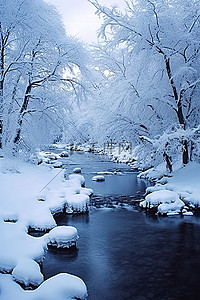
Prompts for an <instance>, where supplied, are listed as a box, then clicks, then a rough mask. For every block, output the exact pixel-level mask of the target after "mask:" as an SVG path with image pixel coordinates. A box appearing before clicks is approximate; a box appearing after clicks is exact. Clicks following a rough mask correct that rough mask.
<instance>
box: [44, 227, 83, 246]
mask: <svg viewBox="0 0 200 300" xmlns="http://www.w3.org/2000/svg"><path fill="white" fill-rule="evenodd" d="M46 236H47V237H46V238H47V244H48V245H50V246H55V247H57V248H69V247H71V246H75V245H76V242H77V240H78V238H79V236H78V231H77V229H76V228H75V227H73V226H58V227H55V228H53V229H52V230H51V231H50V232H49V233H48V234H47V235H46Z"/></svg>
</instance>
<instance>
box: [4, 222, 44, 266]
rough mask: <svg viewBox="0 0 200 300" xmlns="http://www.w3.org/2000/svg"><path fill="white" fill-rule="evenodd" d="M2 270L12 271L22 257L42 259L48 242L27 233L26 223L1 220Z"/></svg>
mask: <svg viewBox="0 0 200 300" xmlns="http://www.w3.org/2000/svg"><path fill="white" fill-rule="evenodd" d="M0 232H1V248H0V270H1V271H6V272H11V271H12V270H13V269H14V268H15V267H16V266H17V264H18V263H19V261H21V260H22V259H32V260H35V261H38V262H40V261H42V259H43V257H44V253H45V250H46V249H47V247H46V242H45V241H43V240H42V239H41V238H35V237H32V236H30V235H28V234H27V229H26V226H25V224H24V223H21V222H19V221H18V222H17V223H7V222H6V223H5V222H3V221H0Z"/></svg>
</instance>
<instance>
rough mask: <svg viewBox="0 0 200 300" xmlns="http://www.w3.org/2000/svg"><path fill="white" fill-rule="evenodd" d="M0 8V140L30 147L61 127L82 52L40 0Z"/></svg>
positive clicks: (82, 61)
mask: <svg viewBox="0 0 200 300" xmlns="http://www.w3.org/2000/svg"><path fill="white" fill-rule="evenodd" d="M0 8H1V10H0V61H1V64H0V74H1V76H0V143H1V144H3V146H5V147H8V148H12V149H14V150H16V149H17V148H18V147H19V145H20V146H22V145H23V147H24V146H25V147H28V148H29V147H32V146H33V144H34V145H37V139H38V141H39V140H42V139H44V138H45V140H47V136H48V137H49V141H50V140H51V141H52V139H53V138H55V137H56V136H57V135H59V134H61V132H62V130H64V128H63V126H61V124H62V123H63V120H62V118H63V116H64V115H65V116H66V112H67V110H68V109H69V101H68V100H69V98H70V97H71V95H72V94H73V93H74V92H75V91H76V86H77V85H80V80H81V72H82V71H83V70H84V68H85V61H86V56H87V55H86V51H85V50H84V49H83V47H82V45H81V44H80V43H79V42H78V41H76V40H75V39H73V38H71V37H67V36H66V33H65V29H64V25H63V23H62V21H61V18H60V15H59V14H58V12H57V11H56V9H55V8H54V7H53V6H52V5H50V4H48V3H46V2H45V1H43V0H34V1H31V0H7V1H4V0H1V1H0ZM61 103H62V104H61ZM33 132H37V135H36V134H35V135H34V137H31V135H32V133H33ZM28 141H29V142H28ZM30 141H32V142H30ZM38 146H39V144H38Z"/></svg>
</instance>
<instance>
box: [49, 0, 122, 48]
mask: <svg viewBox="0 0 200 300" xmlns="http://www.w3.org/2000/svg"><path fill="white" fill-rule="evenodd" d="M46 1H47V2H50V3H52V4H54V5H55V6H56V7H57V8H58V10H59V12H60V14H61V15H62V17H63V21H64V24H65V27H66V31H67V33H68V34H70V35H73V36H77V37H78V38H80V39H81V40H83V41H84V42H87V43H93V42H96V41H97V39H96V31H97V30H98V28H99V27H100V24H101V21H100V19H99V17H98V16H97V15H95V11H96V9H95V8H94V7H93V6H92V4H90V3H89V2H88V1H87V0H46ZM99 3H100V4H103V5H106V6H108V7H110V6H112V5H114V4H116V5H118V6H119V7H120V8H121V9H123V8H124V6H125V0H99Z"/></svg>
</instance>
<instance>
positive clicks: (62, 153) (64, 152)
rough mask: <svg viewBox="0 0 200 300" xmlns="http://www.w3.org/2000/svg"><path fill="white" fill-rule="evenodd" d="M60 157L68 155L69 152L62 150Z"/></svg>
mask: <svg viewBox="0 0 200 300" xmlns="http://www.w3.org/2000/svg"><path fill="white" fill-rule="evenodd" d="M60 157H69V153H68V152H67V151H62V152H61V153H60Z"/></svg>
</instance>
